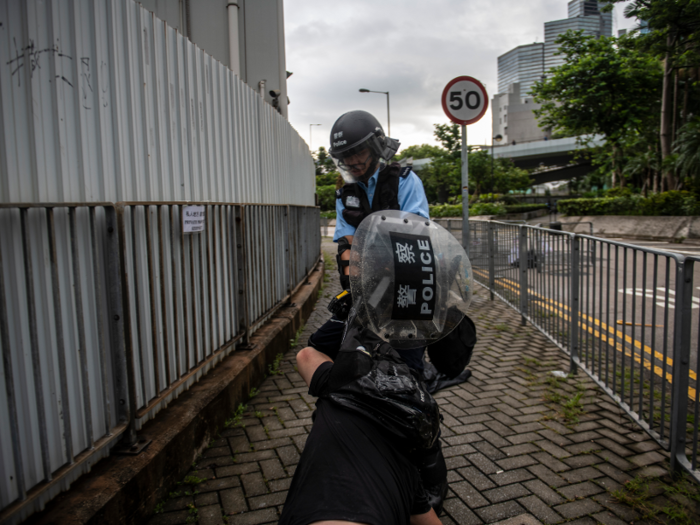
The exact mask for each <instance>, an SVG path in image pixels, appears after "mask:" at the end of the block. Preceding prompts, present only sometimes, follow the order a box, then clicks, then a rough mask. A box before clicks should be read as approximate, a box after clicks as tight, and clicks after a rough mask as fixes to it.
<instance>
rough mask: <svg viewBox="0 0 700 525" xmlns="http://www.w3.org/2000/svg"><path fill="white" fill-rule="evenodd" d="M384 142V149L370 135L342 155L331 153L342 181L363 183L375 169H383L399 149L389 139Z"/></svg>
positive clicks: (394, 141) (379, 142) (397, 143)
mask: <svg viewBox="0 0 700 525" xmlns="http://www.w3.org/2000/svg"><path fill="white" fill-rule="evenodd" d="M385 141H386V143H387V145H386V147H385V146H383V145H382V142H381V141H380V140H379V138H377V137H376V136H375V135H374V134H372V135H370V136H369V137H367V139H366V140H365V141H363V142H361V143H359V144H357V145H355V146H353V147H352V148H349V149H347V150H345V151H343V152H342V153H337V154H333V153H331V158H332V159H333V162H334V163H335V166H336V168H337V169H338V171H339V172H340V175H341V176H342V177H343V180H345V182H347V183H352V182H358V181H365V180H366V179H368V178H369V177H371V176H372V175H373V174H374V172H375V171H377V169H381V168H383V167H384V165H385V164H386V162H387V161H388V160H389V159H391V158H392V157H393V156H394V154H395V153H396V151H397V150H398V149H399V142H398V141H396V140H394V139H390V138H386V139H385ZM370 172H371V173H370Z"/></svg>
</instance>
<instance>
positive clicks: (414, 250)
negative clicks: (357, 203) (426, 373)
mask: <svg viewBox="0 0 700 525" xmlns="http://www.w3.org/2000/svg"><path fill="white" fill-rule="evenodd" d="M472 288H473V278H472V268H471V264H470V262H469V258H468V257H467V254H466V253H465V251H464V249H463V248H462V246H461V245H460V244H459V242H458V241H457V240H456V239H455V238H454V237H453V236H452V234H451V233H449V232H448V231H447V230H445V229H444V228H443V227H442V226H440V225H438V224H436V223H435V222H433V221H430V220H428V219H425V218H424V217H421V216H419V215H415V214H412V213H407V212H404V211H399V210H384V211H378V212H375V213H372V214H371V215H368V216H367V217H366V218H365V220H363V221H362V223H361V224H360V226H359V227H358V228H357V231H356V232H355V235H354V237H353V243H352V250H351V252H350V289H351V291H352V296H353V303H354V308H355V311H356V315H357V319H358V321H359V322H360V323H362V324H363V325H364V326H366V327H367V328H369V329H370V330H371V331H373V332H374V333H375V334H377V335H378V336H379V337H380V338H381V339H383V340H384V341H386V342H388V343H390V344H391V345H392V346H393V347H394V348H397V349H407V348H418V347H421V346H427V345H430V344H433V343H435V342H437V341H439V340H440V339H441V338H443V337H445V336H446V335H448V334H449V333H450V332H451V331H452V330H453V329H454V328H455V327H456V326H457V325H458V324H459V323H460V322H461V321H462V319H463V318H464V315H465V314H466V312H467V309H468V308H469V304H470V303H471V299H472Z"/></svg>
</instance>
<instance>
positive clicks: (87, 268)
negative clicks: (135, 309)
mask: <svg viewBox="0 0 700 525" xmlns="http://www.w3.org/2000/svg"><path fill="white" fill-rule="evenodd" d="M105 210H106V208H103V207H90V208H86V207H83V208H79V209H76V208H65V207H59V208H43V207H42V208H29V209H27V208H24V209H17V208H10V209H7V208H5V209H0V280H2V282H1V283H0V346H2V351H3V361H4V364H5V363H7V364H9V365H10V368H8V369H6V368H5V367H4V364H3V369H2V374H3V377H2V380H1V381H2V387H3V388H2V389H1V390H0V405H1V406H2V409H1V411H2V413H1V414H0V416H1V417H2V418H3V419H2V422H3V424H2V425H0V426H2V427H3V429H4V430H3V432H2V436H3V439H2V440H0V480H1V482H0V487H2V488H0V510H1V509H4V508H5V507H7V506H8V505H9V504H10V503H12V502H13V501H14V500H16V499H17V498H20V497H21V496H22V495H23V494H25V493H26V492H27V491H28V490H29V489H31V488H32V487H34V486H35V485H37V484H39V483H41V482H48V481H51V480H52V478H53V477H54V476H56V475H58V473H63V474H67V475H63V477H62V478H61V481H60V483H58V484H55V485H54V486H52V487H50V488H49V490H48V492H47V493H46V495H47V497H51V495H55V494H56V493H58V492H60V491H61V490H65V488H67V486H68V485H69V484H70V482H71V481H72V480H74V479H75V478H76V477H77V476H78V475H80V474H81V473H82V472H84V471H86V470H89V468H90V465H91V464H93V463H94V462H95V461H97V460H98V459H99V458H100V457H102V456H103V455H104V453H105V451H103V450H100V447H102V444H101V443H104V440H105V439H107V440H109V439H111V438H110V435H113V436H114V438H117V437H118V436H119V435H120V434H121V431H119V430H117V427H118V426H119V425H120V423H123V421H120V416H119V415H118V414H117V410H118V409H117V407H118V406H120V402H119V400H120V399H122V400H123V399H124V398H123V397H121V396H120V395H119V394H117V390H116V386H115V383H114V381H113V378H114V377H115V375H114V374H115V370H114V359H115V357H116V355H117V354H116V353H115V351H114V348H113V347H112V344H111V337H110V327H109V325H110V319H111V317H112V316H111V315H110V306H109V293H110V292H109V290H108V280H109V277H108V275H107V273H106V268H107V265H106V264H105V260H106V258H107V251H106V245H105V239H106V237H107V229H108V227H107V217H106V214H105ZM110 213H111V216H112V218H111V219H110V220H111V221H112V222H111V223H112V224H113V225H114V226H116V221H115V219H114V212H113V210H111V208H110ZM112 231H114V230H112ZM113 277H114V276H112V280H113ZM10 383H11V386H10ZM122 404H123V403H122ZM13 429H16V432H17V434H16V435H14V434H13V432H14V430H13ZM5 437H8V438H9V439H5ZM95 448H97V449H98V450H97V451H95V450H94V449H95ZM93 452H97V453H96V454H94V457H92V458H90V459H89V460H88V461H87V462H84V461H83V460H84V458H85V457H87V456H91V455H93ZM81 458H82V459H81ZM43 501H45V500H40V501H37V503H36V504H37V505H43ZM18 516H20V517H21V515H18ZM17 519H19V518H17Z"/></svg>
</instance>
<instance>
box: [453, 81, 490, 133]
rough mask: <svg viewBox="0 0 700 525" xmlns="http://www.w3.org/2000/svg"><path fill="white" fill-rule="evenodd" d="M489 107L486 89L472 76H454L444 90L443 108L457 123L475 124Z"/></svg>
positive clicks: (464, 124)
mask: <svg viewBox="0 0 700 525" xmlns="http://www.w3.org/2000/svg"><path fill="white" fill-rule="evenodd" d="M488 107H489V99H488V96H487V95H486V89H485V88H484V86H483V85H482V84H481V82H479V81H478V80H477V79H475V78H472V77H467V76H462V77H457V78H454V79H452V80H451V81H450V82H449V83H448V84H447V86H445V89H444V90H443V92H442V109H443V110H444V111H445V114H446V115H447V116H448V118H449V119H450V120H451V121H452V122H455V123H456V124H461V125H463V126H468V125H469V124H474V123H475V122H477V121H478V120H480V119H481V117H483V116H484V113H486V110H487V109H488Z"/></svg>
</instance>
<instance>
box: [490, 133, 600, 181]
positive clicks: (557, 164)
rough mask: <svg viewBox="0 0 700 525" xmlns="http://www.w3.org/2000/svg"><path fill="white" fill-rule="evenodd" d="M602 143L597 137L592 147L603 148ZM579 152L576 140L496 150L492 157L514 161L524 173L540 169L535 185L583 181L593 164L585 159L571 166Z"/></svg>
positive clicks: (535, 176)
mask: <svg viewBox="0 0 700 525" xmlns="http://www.w3.org/2000/svg"><path fill="white" fill-rule="evenodd" d="M603 143H604V140H603V138H602V137H595V138H594V139H593V140H592V142H591V145H592V146H600V145H602V144H603ZM489 149H490V148H489ZM579 149H582V148H581V146H580V145H579V144H578V143H577V142H576V137H567V138H563V139H551V140H538V141H535V142H524V143H522V144H507V145H504V146H496V147H494V151H493V156H494V158H507V159H511V160H513V162H514V164H515V165H516V166H517V167H519V168H523V169H532V168H537V167H540V168H541V169H540V170H538V171H537V172H536V173H533V178H534V182H535V184H543V183H545V182H553V181H556V180H566V179H571V178H573V177H580V176H583V175H586V174H587V173H589V172H590V171H592V169H593V168H592V166H591V164H590V162H588V161H585V160H583V159H579V160H578V161H576V163H574V164H572V162H574V157H575V154H576V151H577V150H579Z"/></svg>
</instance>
